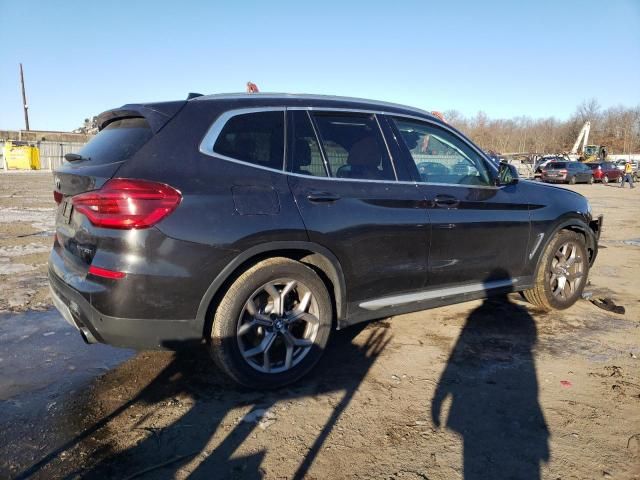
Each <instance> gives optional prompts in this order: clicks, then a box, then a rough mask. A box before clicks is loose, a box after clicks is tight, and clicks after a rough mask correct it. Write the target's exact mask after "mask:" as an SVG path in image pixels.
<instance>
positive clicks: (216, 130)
mask: <svg viewBox="0 0 640 480" xmlns="http://www.w3.org/2000/svg"><path fill="white" fill-rule="evenodd" d="M199 98H204V97H197V98H195V99H193V100H191V101H196V100H198V99H199ZM274 98H276V97H274ZM277 98H281V97H277ZM305 98H306V97H305ZM321 98H322V97H321ZM288 110H305V111H307V114H308V115H309V117H311V114H310V113H309V112H343V113H349V112H352V113H367V114H373V115H385V116H390V117H402V118H407V119H411V120H417V121H420V122H426V123H429V124H432V125H435V126H437V127H440V128H443V129H445V130H447V131H449V132H450V133H451V134H453V135H455V136H456V137H458V138H461V139H462V140H463V141H464V142H465V143H466V144H467V145H469V147H471V148H472V149H473V150H474V151H476V152H477V153H478V154H479V155H480V156H481V158H483V159H484V160H485V163H486V164H487V165H488V168H490V169H493V170H494V173H496V172H497V170H496V168H495V167H494V166H493V164H492V163H491V162H489V161H487V160H486V158H485V156H484V154H483V153H482V152H481V151H479V150H478V149H477V148H476V147H475V146H474V145H473V144H472V143H470V142H469V141H467V140H466V139H465V138H464V137H460V136H459V135H458V133H457V132H456V131H454V130H453V129H451V128H450V127H448V126H447V125H443V124H440V123H437V122H434V121H432V120H431V119H430V118H429V117H428V116H427V118H425V117H417V116H413V115H407V114H404V113H395V112H388V111H383V110H370V109H352V108H336V107H326V108H325V107H309V106H307V107H282V106H277V107H254V108H238V109H234V110H228V111H226V112H224V113H222V114H221V115H220V116H219V117H218V118H216V119H215V120H214V121H213V123H212V125H211V127H209V129H208V130H207V132H206V133H205V135H204V137H203V138H202V140H201V141H200V146H199V151H200V153H202V154H204V155H207V156H210V157H215V158H220V159H222V160H226V161H229V162H232V163H236V164H240V165H245V166H248V167H252V168H257V169H259V170H266V171H269V172H274V173H281V174H284V175H293V176H294V177H301V178H313V179H316V180H331V181H338V182H362V183H386V184H394V183H397V184H402V185H440V186H447V187H459V188H488V189H498V188H501V187H502V186H497V185H461V184H459V183H436V182H418V181H406V180H398V175H397V172H396V170H395V165H394V159H393V156H392V155H391V153H390V152H389V158H390V159H391V165H392V167H393V169H394V172H395V175H396V180H367V179H359V178H338V177H329V176H327V177H317V176H315V175H303V174H301V173H293V172H289V171H287V170H286V165H285V161H286V154H287V145H286V143H287V142H286V140H287V138H286V134H287V122H286V112H287V111H288ZM272 111H276V112H283V115H284V117H285V119H284V120H285V123H284V125H285V138H284V140H285V142H284V143H285V146H284V155H283V161H282V163H283V168H282V170H280V169H276V168H271V167H263V166H261V165H256V164H254V163H250V162H246V161H244V160H238V159H236V158H232V157H227V156H226V155H221V154H218V153H215V152H214V151H213V146H214V145H215V141H216V140H217V138H218V135H219V134H220V132H221V131H222V128H223V127H224V125H225V124H226V122H227V121H228V120H229V119H230V118H232V117H234V116H236V115H240V114H244V113H257V112H272ZM425 113H426V112H425ZM310 121H311V126H312V128H313V131H314V133H315V134H316V138H317V139H318V141H320V138H319V136H318V132H317V130H316V126H315V122H313V121H312V119H311V118H310ZM376 121H377V122H378V128H379V129H380V134H381V135H382V138H383V139H384V141H385V144H386V143H387V140H386V138H385V136H384V133H383V132H382V129H381V128H380V122H379V120H378V118H377V117H376ZM207 145H210V146H209V147H207ZM388 148H389V146H388V145H387V149H388ZM320 153H321V155H322V158H323V161H324V162H325V170H326V172H327V174H329V170H328V166H327V159H326V157H325V156H324V151H323V148H322V147H321V148H320Z"/></svg>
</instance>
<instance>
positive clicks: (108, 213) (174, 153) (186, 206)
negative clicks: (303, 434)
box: [49, 94, 602, 387]
mask: <svg viewBox="0 0 640 480" xmlns="http://www.w3.org/2000/svg"><path fill="white" fill-rule="evenodd" d="M192 97H193V98H192ZM99 125H100V133H99V134H98V135H97V136H96V137H95V138H93V139H92V140H91V142H89V143H88V144H87V145H86V146H85V147H84V148H83V149H82V151H81V152H79V154H72V155H68V160H69V161H68V162H67V163H65V165H64V166H63V167H61V168H59V169H58V170H56V172H55V191H54V196H55V198H56V201H57V202H58V203H59V206H58V211H57V218H56V237H55V243H54V246H53V250H52V252H51V256H50V260H49V278H50V283H51V289H52V294H53V299H54V302H55V305H56V307H57V308H58V309H59V310H60V312H62V314H63V315H64V317H65V318H66V319H67V320H68V321H69V322H70V323H71V324H73V325H74V326H75V327H77V328H78V329H79V330H80V332H81V334H82V336H83V337H84V339H85V340H86V341H87V342H89V343H93V342H105V343H110V344H113V345H119V346H125V347H133V348H169V349H175V348H181V347H185V348H187V347H188V346H189V345H193V342H194V341H195V342H198V341H206V342H207V344H208V345H209V348H210V350H211V353H212V356H213V358H214V359H215V360H216V362H217V363H218V365H219V366H220V367H221V368H222V369H223V370H224V371H225V372H226V373H227V374H229V375H230V376H231V377H232V378H233V379H235V380H236V381H237V382H240V383H242V384H244V385H248V386H251V387H272V386H279V385H283V384H286V383H289V382H292V381H294V380H296V379H298V378H299V377H301V376H302V375H304V374H305V373H306V372H308V371H309V370H310V369H311V368H312V367H313V365H314V364H315V363H316V362H317V360H318V359H319V357H320V355H321V354H322V352H323V350H324V348H325V346H326V344H327V341H328V339H329V334H330V332H331V330H332V329H334V328H338V329H340V328H344V327H347V326H349V325H352V324H354V323H357V322H362V321H365V320H371V319H375V318H382V317H385V316H389V315H397V314H401V313H406V312H411V311H416V310H421V309H426V308H430V307H434V306H440V305H446V304H451V303H456V302H461V301H467V300H471V299H477V298H481V297H485V296H487V295H491V294H494V293H502V292H505V291H521V292H524V295H525V296H526V298H527V299H529V300H530V301H531V302H533V303H534V304H536V305H538V306H539V307H541V308H545V309H551V308H558V309H561V308H567V307H569V306H570V305H572V304H573V303H574V302H575V300H576V299H577V298H578V297H579V295H580V293H581V291H582V289H583V287H584V285H585V283H586V280H587V273H588V269H589V267H590V265H591V264H592V263H593V261H594V259H595V257H596V254H597V239H598V236H599V234H600V229H601V224H602V218H598V219H593V218H592V216H591V209H590V206H589V204H588V202H587V200H586V199H585V198H584V197H582V196H581V195H579V194H576V193H574V192H571V191H567V190H564V189H561V188H557V187H553V186H549V185H542V184H536V183H533V182H529V181H519V180H518V178H517V174H516V172H515V169H514V168H513V167H512V166H510V165H507V164H501V165H500V166H496V165H495V164H494V163H493V162H491V161H490V160H489V159H488V158H487V157H486V156H485V154H484V153H483V152H482V151H481V150H480V149H479V148H478V147H476V146H475V145H474V144H473V143H472V142H470V141H469V140H468V139H467V138H465V137H464V136H463V135H462V134H461V133H460V132H458V131H456V130H455V129H454V128H452V127H451V126H449V125H447V124H446V123H444V122H442V121H441V120H439V119H438V118H435V117H434V116H432V115H431V114H429V113H427V112H424V111H422V110H418V109H415V108H410V107H404V106H400V105H395V104H389V103H383V102H374V101H368V100H359V99H350V98H340V97H324V96H312V95H286V94H252V95H248V94H231V95H211V96H190V98H189V99H188V100H185V101H176V102H164V103H153V104H132V105H125V106H123V107H121V108H117V109H114V110H110V111H108V112H105V113H103V114H102V115H100V117H99Z"/></svg>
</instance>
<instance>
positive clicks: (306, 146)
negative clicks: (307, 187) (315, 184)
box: [287, 110, 327, 177]
mask: <svg viewBox="0 0 640 480" xmlns="http://www.w3.org/2000/svg"><path fill="white" fill-rule="evenodd" d="M290 118H291V119H292V121H291V128H287V131H288V132H290V135H291V137H290V138H291V140H290V143H289V145H290V147H289V153H288V155H287V156H288V161H287V165H288V167H287V169H288V170H289V171H290V172H291V173H299V174H301V175H312V176H314V177H326V176H327V170H326V169H325V166H324V160H323V159H322V153H321V152H320V145H318V139H317V138H316V134H315V132H314V131H313V127H312V126H311V121H310V120H309V114H308V113H307V112H306V111H301V110H294V111H292V112H291V117H290Z"/></svg>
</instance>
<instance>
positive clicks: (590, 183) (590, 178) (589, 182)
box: [587, 176, 593, 185]
mask: <svg viewBox="0 0 640 480" xmlns="http://www.w3.org/2000/svg"><path fill="white" fill-rule="evenodd" d="M587 183H588V184H589V185H593V176H591V177H589V180H588V182H587Z"/></svg>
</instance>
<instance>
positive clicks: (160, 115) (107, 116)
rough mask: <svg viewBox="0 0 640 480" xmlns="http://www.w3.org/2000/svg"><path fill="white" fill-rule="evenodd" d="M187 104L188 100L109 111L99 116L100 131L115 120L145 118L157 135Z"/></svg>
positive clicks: (126, 106)
mask: <svg viewBox="0 0 640 480" xmlns="http://www.w3.org/2000/svg"><path fill="white" fill-rule="evenodd" d="M186 104H187V101H186V100H180V101H176V102H161V103H149V104H136V103H131V104H127V105H123V106H122V107H120V108H114V109H113V110H107V111H106V112H103V113H101V114H100V115H98V130H102V129H103V128H105V127H106V126H107V125H109V124H110V123H111V122H113V121H115V120H120V119H122V118H139V117H143V118H144V119H145V120H147V122H148V123H149V127H151V131H152V132H153V133H154V134H156V133H158V132H159V131H160V129H161V128H162V127H164V126H165V125H166V124H167V122H168V121H169V120H171V119H172V118H173V117H174V116H175V115H176V114H177V113H178V112H179V111H180V110H181V109H182V107H184V106H185V105H186Z"/></svg>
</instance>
